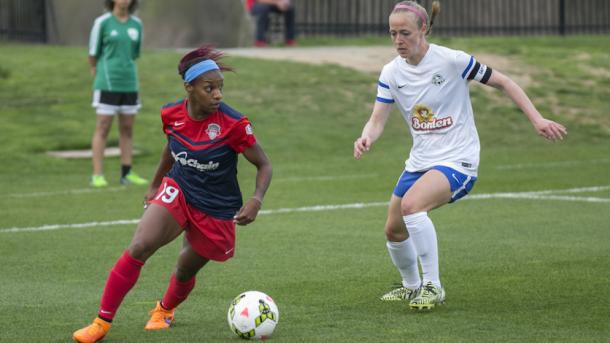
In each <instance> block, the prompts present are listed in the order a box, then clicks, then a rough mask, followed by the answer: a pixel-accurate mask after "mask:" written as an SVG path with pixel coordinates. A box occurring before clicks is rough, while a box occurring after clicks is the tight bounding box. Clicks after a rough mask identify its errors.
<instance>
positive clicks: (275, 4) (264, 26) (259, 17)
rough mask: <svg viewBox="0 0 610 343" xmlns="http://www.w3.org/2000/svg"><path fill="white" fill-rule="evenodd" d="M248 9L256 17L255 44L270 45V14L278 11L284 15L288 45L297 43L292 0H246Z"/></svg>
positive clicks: (285, 37)
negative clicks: (268, 34) (268, 33)
mask: <svg viewBox="0 0 610 343" xmlns="http://www.w3.org/2000/svg"><path fill="white" fill-rule="evenodd" d="M246 9H247V10H248V12H250V14H252V16H253V17H254V19H255V22H256V33H255V34H256V37H255V39H256V40H255V41H254V45H255V46H258V47H266V46H268V45H269V41H268V40H267V31H268V30H269V15H270V14H271V13H277V14H280V15H282V16H283V17H284V40H285V43H286V45H288V46H294V45H296V40H295V35H296V32H295V23H294V21H295V19H294V18H295V17H294V16H295V12H294V5H293V4H292V3H291V1H290V0H246Z"/></svg>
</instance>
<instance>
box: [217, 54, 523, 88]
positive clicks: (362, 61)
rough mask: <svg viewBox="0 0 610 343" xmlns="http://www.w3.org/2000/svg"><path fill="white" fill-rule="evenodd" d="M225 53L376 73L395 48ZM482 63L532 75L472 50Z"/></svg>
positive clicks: (502, 59)
mask: <svg viewBox="0 0 610 343" xmlns="http://www.w3.org/2000/svg"><path fill="white" fill-rule="evenodd" d="M226 52H227V54H228V55H233V56H244V57H253V58H262V59H269V60H286V61H295V62H301V63H309V64H316V65H320V64H335V65H339V66H342V67H346V68H353V69H356V70H359V71H363V72H367V73H375V74H378V73H380V72H381V68H382V67H383V66H384V65H385V64H386V63H388V62H390V61H391V60H392V59H394V57H396V51H395V50H394V48H393V47H392V46H366V47H359V46H342V47H313V48H265V49H256V48H244V49H227V50H226ZM474 56H475V58H477V60H479V61H480V62H482V63H485V64H487V65H489V66H491V67H492V68H494V69H498V70H501V71H503V72H504V73H506V74H508V75H509V76H510V77H511V78H513V79H514V80H515V81H516V82H517V83H519V84H520V85H522V86H523V87H527V86H528V85H529V84H530V83H531V82H532V79H531V77H530V74H531V73H530V71H531V70H528V68H527V66H525V65H523V63H520V62H519V61H518V60H517V59H515V58H508V57H504V56H500V55H494V54H476V53H475V54H474Z"/></svg>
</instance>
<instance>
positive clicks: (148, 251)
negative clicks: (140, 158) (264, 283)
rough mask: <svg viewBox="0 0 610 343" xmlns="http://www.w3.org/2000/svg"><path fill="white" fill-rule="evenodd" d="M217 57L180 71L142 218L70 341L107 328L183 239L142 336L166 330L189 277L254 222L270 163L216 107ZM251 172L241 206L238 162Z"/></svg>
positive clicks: (201, 56)
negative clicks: (179, 94)
mask: <svg viewBox="0 0 610 343" xmlns="http://www.w3.org/2000/svg"><path fill="white" fill-rule="evenodd" d="M220 57H222V52H220V51H217V50H215V49H213V48H211V47H209V46H204V47H201V48H198V49H196V50H193V51H191V52H189V53H187V54H186V55H185V56H184V57H183V58H182V59H181V60H180V64H179V65H178V71H179V73H180V75H181V76H182V79H183V81H184V88H185V90H186V93H187V96H186V98H185V99H184V100H181V101H179V102H176V103H173V104H169V105H166V106H164V107H163V109H162V110H161V120H162V122H163V131H164V133H165V134H166V135H167V144H166V145H165V147H164V149H163V152H162V154H161V159H160V161H159V165H158V167H157V171H156V173H155V177H154V179H153V181H152V183H151V186H150V189H149V191H148V193H147V194H146V196H145V204H146V206H147V209H146V210H145V211H144V214H143V215H142V218H141V220H140V222H139V224H138V228H137V230H136V232H135V234H134V236H133V239H132V241H131V243H130V244H129V247H128V248H127V250H126V251H125V252H124V253H123V255H122V256H121V257H120V258H119V260H118V261H117V262H116V264H115V265H114V267H113V268H112V270H111V271H110V275H109V276H108V279H107V281H106V286H105V288H104V292H103V295H102V299H101V304H100V308H99V312H98V316H97V318H95V319H94V321H93V323H92V324H91V325H89V326H87V327H85V328H83V329H80V330H78V331H76V332H74V334H73V338H74V340H76V341H77V342H83V343H84V342H97V341H99V340H101V339H102V338H103V337H104V336H105V335H106V333H107V332H108V330H109V329H110V326H111V323H112V319H113V318H114V316H115V314H116V312H117V310H118V308H119V306H120V304H121V302H122V301H123V298H124V297H125V295H126V294H127V293H128V292H129V290H130V289H131V288H132V287H133V286H134V285H135V283H136V281H137V280H138V276H139V274H140V270H141V268H142V266H143V265H144V263H145V262H146V260H147V259H148V258H149V257H150V256H152V255H153V254H154V253H155V251H157V250H158V249H159V248H161V247H162V246H164V245H166V244H168V243H170V242H171V241H173V240H174V239H175V238H176V237H178V236H180V234H181V233H182V232H185V239H184V245H183V248H182V251H181V252H180V256H179V257H178V262H177V265H176V269H175V271H174V273H172V275H171V277H170V282H169V286H168V289H167V291H166V293H165V295H164V296H163V298H162V300H161V301H159V302H158V303H157V305H156V307H155V308H154V309H153V310H152V311H151V312H150V314H151V318H150V320H149V321H148V323H147V324H146V326H145V329H147V330H157V329H166V328H169V327H170V325H171V323H172V321H173V319H174V309H175V308H176V307H177V306H178V305H179V304H180V303H181V302H183V301H184V300H185V299H186V298H187V297H188V295H189V293H190V292H191V290H192V289H193V287H194V286H195V275H196V274H197V272H198V271H199V270H200V269H201V268H202V267H203V266H205V265H206V263H208V261H210V260H214V261H226V260H227V259H229V258H231V257H232V256H233V253H234V247H235V224H238V225H247V224H249V223H251V222H253V221H254V219H255V218H256V216H257V214H258V211H259V210H260V208H261V205H262V200H263V196H264V195H265V192H266V191H267V188H268V187H269V183H270V182H271V173H272V172H271V163H270V161H269V159H268V158H267V156H266V154H265V152H264V151H263V149H262V148H261V146H260V145H259V144H258V143H257V142H256V138H255V136H254V133H253V131H252V126H251V125H250V122H249V121H248V119H247V118H246V117H244V116H243V115H241V114H240V113H239V112H237V111H236V110H234V109H232V108H231V107H229V106H228V105H227V104H225V103H224V102H222V98H223V95H222V91H223V85H224V78H223V75H222V71H230V70H232V69H231V68H230V67H228V66H226V65H224V64H222V63H220V62H219V59H220ZM240 153H242V154H243V155H244V157H245V158H246V159H247V160H248V161H249V162H250V163H252V164H253V165H254V166H255V167H256V168H257V174H256V186H255V190H254V194H253V195H252V196H251V197H250V198H249V199H248V200H247V201H246V203H245V204H242V195H241V191H240V189H239V185H238V182H237V157H238V154H240Z"/></svg>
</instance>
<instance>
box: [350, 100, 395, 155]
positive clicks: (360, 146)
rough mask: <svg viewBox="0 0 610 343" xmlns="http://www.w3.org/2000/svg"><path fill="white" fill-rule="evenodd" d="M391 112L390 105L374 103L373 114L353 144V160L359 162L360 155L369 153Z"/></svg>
mask: <svg viewBox="0 0 610 343" xmlns="http://www.w3.org/2000/svg"><path fill="white" fill-rule="evenodd" d="M391 110H392V104H391V103H385V102H380V101H376V102H375V106H374V107H373V113H372V114H371V117H370V118H369V121H368V122H367V123H366V125H364V129H363V130H362V134H361V135H360V137H359V138H358V139H356V141H355V142H354V158H355V159H357V160H359V159H360V158H361V157H362V155H363V154H364V153H365V152H367V151H369V149H370V148H371V145H373V143H374V142H375V141H376V140H377V139H378V138H379V137H380V136H381V134H382V133H383V129H384V127H385V124H386V122H387V121H388V117H389V116H390V111H391Z"/></svg>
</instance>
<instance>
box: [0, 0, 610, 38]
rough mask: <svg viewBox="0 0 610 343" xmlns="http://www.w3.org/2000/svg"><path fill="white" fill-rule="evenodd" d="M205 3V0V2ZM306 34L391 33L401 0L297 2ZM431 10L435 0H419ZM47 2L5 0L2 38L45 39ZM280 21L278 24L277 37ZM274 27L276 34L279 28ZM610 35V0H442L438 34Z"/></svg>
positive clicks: (0, 8)
mask: <svg viewBox="0 0 610 343" xmlns="http://www.w3.org/2000/svg"><path fill="white" fill-rule="evenodd" d="M201 1H204V0H201ZM293 1H294V4H295V6H296V13H297V20H296V25H297V30H298V32H299V34H300V35H301V36H321V35H335V36H359V35H386V34H387V32H388V15H389V13H390V11H391V10H392V8H393V6H394V5H395V4H396V3H397V2H398V0H293ZM419 2H420V3H421V4H422V5H423V6H424V7H425V8H427V9H429V8H430V6H431V4H432V0H420V1H419ZM47 3H48V2H47V1H46V0H0V39H4V40H6V39H10V40H20V41H31V42H46V41H47V38H48V37H47V14H48V13H52V12H53V11H52V10H53V8H47V6H49V5H47ZM281 30H282V26H281V25H273V26H272V27H271V31H272V32H271V33H272V34H276V35H278V34H279V33H280V31H281ZM274 31H275V32H274ZM581 33H590V34H600V33H610V0H441V14H440V15H439V17H438V19H437V20H436V23H435V25H434V34H435V35H441V36H461V35H540V34H561V35H564V34H581Z"/></svg>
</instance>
